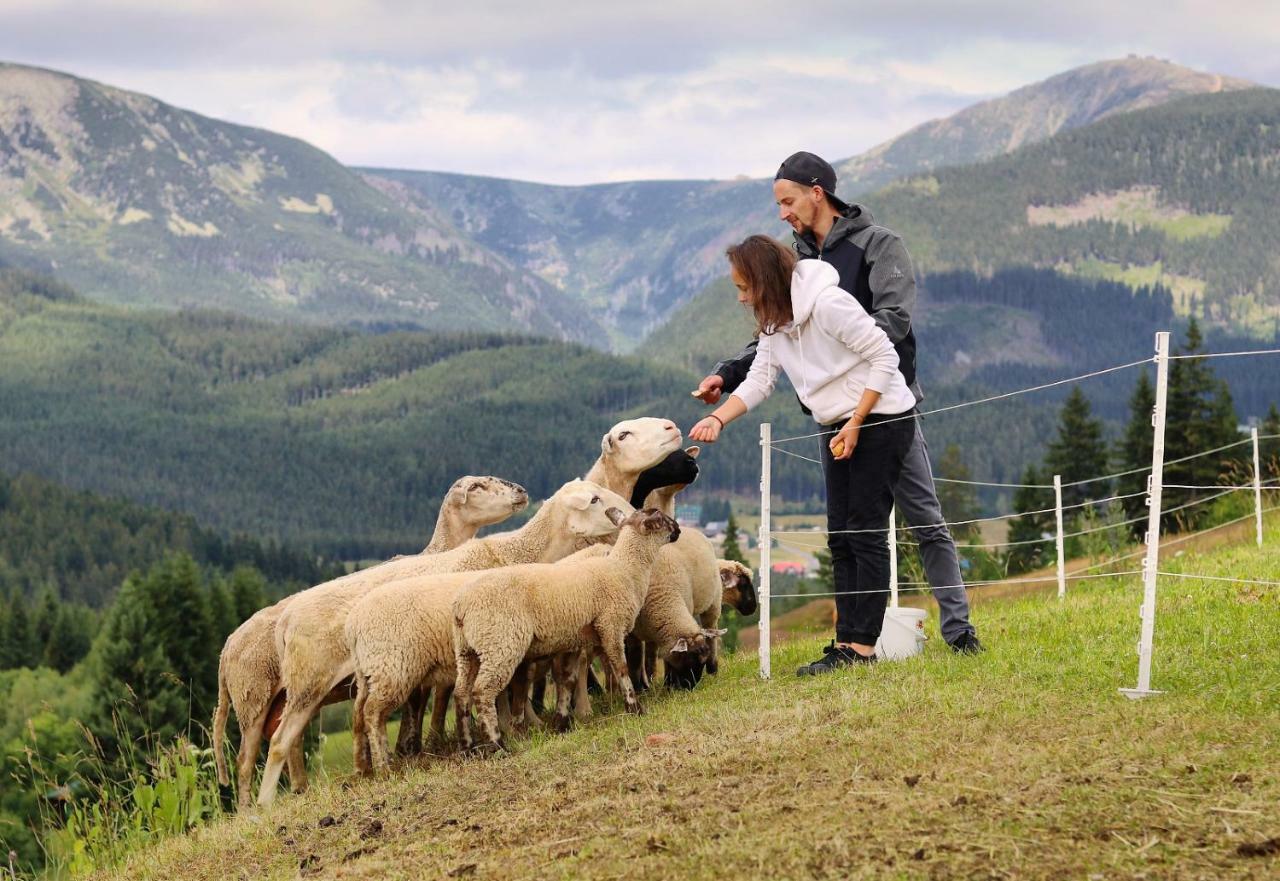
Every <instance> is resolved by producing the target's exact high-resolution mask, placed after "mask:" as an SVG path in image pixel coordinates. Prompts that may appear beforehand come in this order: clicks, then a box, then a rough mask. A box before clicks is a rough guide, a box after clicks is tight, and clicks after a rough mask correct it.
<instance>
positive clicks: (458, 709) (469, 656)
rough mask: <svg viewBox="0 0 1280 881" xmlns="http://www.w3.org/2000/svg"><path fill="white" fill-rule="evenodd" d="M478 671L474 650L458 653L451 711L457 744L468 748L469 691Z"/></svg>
mask: <svg viewBox="0 0 1280 881" xmlns="http://www.w3.org/2000/svg"><path fill="white" fill-rule="evenodd" d="M479 672H480V657H479V656H478V655H476V654H475V653H474V652H465V653H463V652H459V653H458V677H457V681H456V682H455V683H454V686H453V713H454V716H455V717H456V718H457V723H458V745H459V746H460V747H462V749H464V750H469V749H471V747H472V746H473V745H474V743H475V741H474V740H473V739H472V736H471V692H472V688H473V686H474V685H475V681H476V676H477V675H478V674H479Z"/></svg>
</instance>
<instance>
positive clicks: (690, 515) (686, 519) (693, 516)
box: [676, 505, 702, 526]
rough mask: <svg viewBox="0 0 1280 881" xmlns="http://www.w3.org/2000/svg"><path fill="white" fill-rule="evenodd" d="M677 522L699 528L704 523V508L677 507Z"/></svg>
mask: <svg viewBox="0 0 1280 881" xmlns="http://www.w3.org/2000/svg"><path fill="white" fill-rule="evenodd" d="M676 522H678V523H681V524H686V523H687V524H689V525H691V526H697V525H698V524H699V523H701V522H702V506H701V505H676Z"/></svg>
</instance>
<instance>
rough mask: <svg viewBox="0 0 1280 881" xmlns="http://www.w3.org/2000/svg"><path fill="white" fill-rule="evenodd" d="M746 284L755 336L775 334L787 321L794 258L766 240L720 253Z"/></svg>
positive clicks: (747, 240)
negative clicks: (754, 322) (753, 320)
mask: <svg viewBox="0 0 1280 881" xmlns="http://www.w3.org/2000/svg"><path fill="white" fill-rule="evenodd" d="M724 254H725V256H726V257H728V258H729V265H730V266H732V267H733V268H734V269H735V270H737V273H738V275H740V276H742V280H743V281H745V282H746V283H747V290H748V291H750V292H751V299H752V300H753V301H754V302H753V303H752V304H751V309H752V311H753V312H754V313H755V316H756V330H757V332H758V333H764V334H771V333H775V332H776V331H777V330H778V328H779V327H781V326H782V325H784V324H786V323H787V322H788V321H790V320H791V272H792V270H794V269H795V266H796V255H795V253H794V252H793V251H792V250H791V249H790V248H786V247H783V246H782V245H780V244H778V243H777V242H776V241H774V240H773V239H772V238H770V237H769V236H761V235H755V236H748V237H747V238H745V239H743V240H742V241H741V242H739V243H738V244H736V245H730V246H729V248H728V249H727V250H726V251H725V252H724Z"/></svg>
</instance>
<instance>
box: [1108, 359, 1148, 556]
mask: <svg viewBox="0 0 1280 881" xmlns="http://www.w3.org/2000/svg"><path fill="white" fill-rule="evenodd" d="M1155 406H1156V393H1155V389H1154V388H1152V386H1151V379H1150V377H1148V375H1147V373H1146V371H1143V372H1142V373H1139V374H1138V384H1137V386H1135V387H1134V390H1133V395H1132V397H1130V398H1129V421H1128V423H1127V424H1126V425H1125V428H1124V434H1122V435H1121V436H1120V440H1119V442H1118V443H1117V444H1116V466H1117V468H1116V470H1117V471H1119V472H1124V471H1132V472H1134V473H1132V474H1122V476H1120V477H1118V478H1116V494H1117V495H1123V496H1128V498H1126V499H1123V500H1122V501H1121V504H1122V505H1123V506H1124V514H1125V519H1126V520H1134V519H1136V518H1139V517H1141V516H1142V515H1143V514H1144V513H1145V512H1146V510H1147V504H1146V488H1147V475H1149V474H1150V473H1151V443H1152V426H1151V416H1152V411H1153V410H1154V408H1155ZM1135 493H1137V494H1138V495H1134V494H1135ZM1145 529H1146V524H1145V523H1143V522H1139V523H1134V524H1133V525H1132V526H1131V528H1130V533H1131V534H1132V535H1133V536H1134V537H1137V536H1139V535H1141V534H1142V533H1143V531H1144V530H1145Z"/></svg>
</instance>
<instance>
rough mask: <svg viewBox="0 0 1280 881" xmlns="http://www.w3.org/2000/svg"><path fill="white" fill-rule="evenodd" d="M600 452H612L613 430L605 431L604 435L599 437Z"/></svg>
mask: <svg viewBox="0 0 1280 881" xmlns="http://www.w3.org/2000/svg"><path fill="white" fill-rule="evenodd" d="M600 452H601V453H602V454H608V453H612V452H613V432H610V431H606V432H605V435H604V437H602V438H600Z"/></svg>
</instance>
